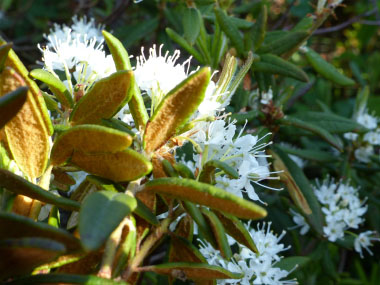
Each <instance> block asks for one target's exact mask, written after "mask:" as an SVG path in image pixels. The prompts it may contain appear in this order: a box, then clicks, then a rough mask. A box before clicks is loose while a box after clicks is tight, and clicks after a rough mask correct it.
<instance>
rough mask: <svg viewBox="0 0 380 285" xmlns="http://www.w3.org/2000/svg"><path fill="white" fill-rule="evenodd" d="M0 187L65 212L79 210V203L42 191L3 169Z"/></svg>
mask: <svg viewBox="0 0 380 285" xmlns="http://www.w3.org/2000/svg"><path fill="white" fill-rule="evenodd" d="M0 186H1V187H4V188H6V189H7V190H9V191H11V192H13V193H17V194H20V195H25V196H28V197H30V198H33V199H37V200H39V201H41V202H45V203H49V204H52V205H56V206H57V207H60V208H63V209H66V210H71V211H78V210H79V208H80V203H78V202H76V201H73V200H70V199H68V198H64V197H60V196H57V195H54V194H52V193H51V192H49V191H46V190H45V189H42V188H41V187H39V186H37V185H35V184H33V183H31V182H29V181H27V180H25V179H24V178H22V177H20V176H18V175H16V174H14V173H12V172H10V171H8V170H5V169H0Z"/></svg>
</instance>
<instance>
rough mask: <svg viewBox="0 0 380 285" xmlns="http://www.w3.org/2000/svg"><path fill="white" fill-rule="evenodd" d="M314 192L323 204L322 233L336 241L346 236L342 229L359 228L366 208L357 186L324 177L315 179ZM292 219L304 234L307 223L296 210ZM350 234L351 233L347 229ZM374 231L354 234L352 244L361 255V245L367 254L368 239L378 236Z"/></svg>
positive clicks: (307, 227) (369, 241)
mask: <svg viewBox="0 0 380 285" xmlns="http://www.w3.org/2000/svg"><path fill="white" fill-rule="evenodd" d="M314 193H315V195H316V197H317V198H318V201H319V203H320V204H321V206H322V212H323V213H324V214H325V222H326V226H324V227H323V233H324V234H325V236H326V237H327V239H328V240H329V241H331V242H335V241H337V240H339V239H343V238H344V237H345V232H346V231H347V230H349V229H358V228H359V225H360V224H362V223H363V222H364V221H365V220H364V217H363V215H364V214H365V213H366V212H367V205H365V200H364V201H362V200H360V198H359V193H358V188H355V187H353V186H351V185H349V183H343V182H335V181H334V180H333V179H329V178H327V179H325V180H324V181H323V182H322V184H320V183H319V182H318V181H317V186H316V187H314ZM291 213H292V215H293V221H294V223H296V226H295V228H296V227H301V231H300V232H301V234H302V235H304V234H306V233H307V232H308V231H309V229H310V227H309V225H308V224H307V223H306V221H305V219H304V217H303V216H301V215H300V214H298V213H297V212H295V211H291ZM350 234H353V233H350ZM373 234H375V232H373V231H366V232H363V233H360V234H359V235H358V236H357V235H356V234H353V235H355V236H356V239H355V243H354V248H355V250H356V251H357V252H358V253H360V256H361V257H362V256H363V255H362V247H364V248H365V249H366V250H367V251H368V252H369V253H370V254H372V253H371V251H370V250H369V248H368V247H369V246H370V245H371V241H375V240H379V239H378V238H374V237H371V235H373Z"/></svg>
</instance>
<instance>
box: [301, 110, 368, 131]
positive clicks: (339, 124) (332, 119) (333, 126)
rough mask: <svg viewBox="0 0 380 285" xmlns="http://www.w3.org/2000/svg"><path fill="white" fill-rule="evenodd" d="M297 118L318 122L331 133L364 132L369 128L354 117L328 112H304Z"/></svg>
mask: <svg viewBox="0 0 380 285" xmlns="http://www.w3.org/2000/svg"><path fill="white" fill-rule="evenodd" d="M297 118H299V119H301V120H303V121H308V122H310V123H313V124H316V125H318V126H320V127H322V128H324V129H325V130H326V131H328V132H331V133H337V134H343V133H347V132H354V131H355V132H363V131H366V130H367V129H366V128H365V127H366V126H362V125H361V124H359V123H357V122H356V121H354V120H352V119H348V118H345V117H342V116H339V115H336V114H332V113H327V112H313V111H308V112H303V113H301V114H299V115H297Z"/></svg>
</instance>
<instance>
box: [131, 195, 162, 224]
mask: <svg viewBox="0 0 380 285" xmlns="http://www.w3.org/2000/svg"><path fill="white" fill-rule="evenodd" d="M136 201H137V207H136V209H135V210H134V213H135V214H136V215H137V216H139V217H140V218H142V219H144V220H145V221H147V222H148V223H151V224H152V225H155V226H157V225H158V224H159V222H158V220H157V218H156V216H155V215H154V214H153V213H152V211H151V210H150V209H149V208H148V207H147V206H145V204H144V203H143V202H141V201H140V200H139V199H138V198H136Z"/></svg>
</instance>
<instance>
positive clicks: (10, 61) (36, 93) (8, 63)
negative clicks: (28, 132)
mask: <svg viewBox="0 0 380 285" xmlns="http://www.w3.org/2000/svg"><path fill="white" fill-rule="evenodd" d="M2 45H6V42H5V41H4V40H3V39H2V38H1V37H0V46H2ZM5 67H9V68H11V69H13V70H15V72H16V73H17V74H18V75H19V76H20V77H21V79H22V81H24V82H25V84H26V86H27V87H29V92H28V94H30V96H31V97H33V99H34V101H35V103H36V110H37V112H39V114H40V116H41V118H42V120H43V123H44V127H45V128H46V130H47V132H48V134H49V135H52V134H53V124H52V123H51V120H50V116H49V112H48V110H47V108H46V104H45V101H44V99H43V97H42V94H41V91H40V89H39V88H38V86H37V84H36V82H34V81H33V80H32V79H30V78H29V72H28V70H27V69H26V67H25V66H24V64H23V63H22V62H21V60H20V59H19V58H18V56H17V55H16V53H15V52H14V51H13V49H10V50H9V52H8V57H7V58H6V60H5ZM0 94H1V93H0Z"/></svg>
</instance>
